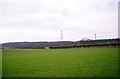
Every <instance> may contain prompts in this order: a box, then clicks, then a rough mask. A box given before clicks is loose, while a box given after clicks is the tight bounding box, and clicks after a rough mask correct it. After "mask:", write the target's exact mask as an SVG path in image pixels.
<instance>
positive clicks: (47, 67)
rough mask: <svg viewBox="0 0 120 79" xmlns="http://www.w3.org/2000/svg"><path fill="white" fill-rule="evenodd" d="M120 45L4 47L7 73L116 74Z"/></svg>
mask: <svg viewBox="0 0 120 79" xmlns="http://www.w3.org/2000/svg"><path fill="white" fill-rule="evenodd" d="M116 76H118V49H117V48H72V49H50V50H3V77H116Z"/></svg>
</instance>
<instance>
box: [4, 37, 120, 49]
mask: <svg viewBox="0 0 120 79" xmlns="http://www.w3.org/2000/svg"><path fill="white" fill-rule="evenodd" d="M119 45H120V39H119V38H116V39H100V40H81V41H76V42H73V41H57V42H11V43H3V44H2V48H3V49H4V48H16V49H44V48H45V47H49V48H51V49H54V48H73V47H99V46H114V47H118V46H119Z"/></svg>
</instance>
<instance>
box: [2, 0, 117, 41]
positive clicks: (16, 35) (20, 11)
mask: <svg viewBox="0 0 120 79" xmlns="http://www.w3.org/2000/svg"><path fill="white" fill-rule="evenodd" d="M118 1H119V0H1V1H0V42H1V43H4V42H21V41H60V40H61V30H63V37H64V40H65V41H78V40H81V39H82V38H90V39H94V34H97V39H106V38H117V37H118Z"/></svg>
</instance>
